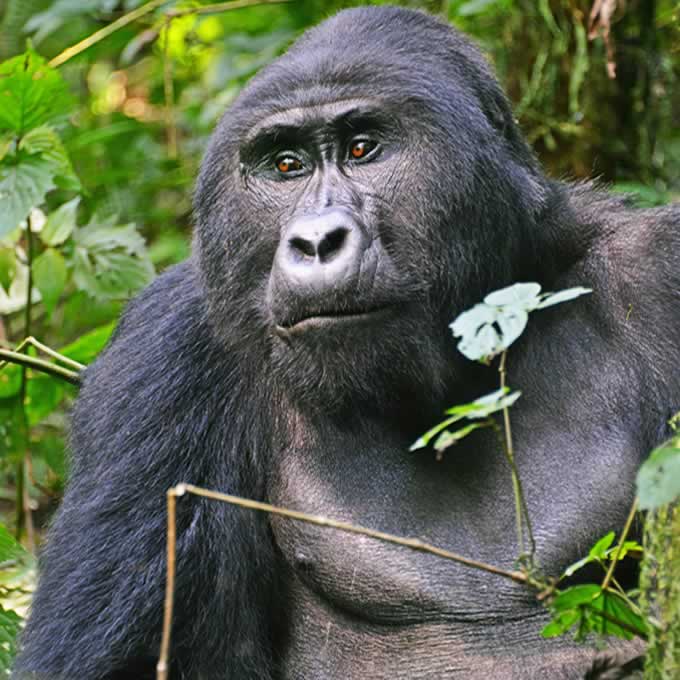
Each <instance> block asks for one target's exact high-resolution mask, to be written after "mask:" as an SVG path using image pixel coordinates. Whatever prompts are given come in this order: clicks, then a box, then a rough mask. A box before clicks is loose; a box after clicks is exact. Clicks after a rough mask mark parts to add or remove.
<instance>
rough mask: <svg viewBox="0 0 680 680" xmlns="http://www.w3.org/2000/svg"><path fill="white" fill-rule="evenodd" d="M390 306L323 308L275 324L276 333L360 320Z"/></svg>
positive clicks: (383, 312)
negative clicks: (348, 308) (288, 321)
mask: <svg viewBox="0 0 680 680" xmlns="http://www.w3.org/2000/svg"><path fill="white" fill-rule="evenodd" d="M390 309H391V307H389V306H387V305H386V306H383V307H374V308H372V309H356V310H337V311H335V310H323V311H320V312H318V313H315V314H311V315H310V316H305V317H302V318H299V319H296V320H294V321H293V322H292V323H284V324H276V326H275V332H276V333H277V335H284V336H289V335H293V334H297V333H302V332H304V331H306V330H311V329H314V328H327V327H330V326H337V325H343V324H347V323H355V322H361V321H364V320H367V319H374V318H376V317H384V316H386V315H387V314H388V313H389V311H390Z"/></svg>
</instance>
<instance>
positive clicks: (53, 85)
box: [0, 50, 71, 136]
mask: <svg viewBox="0 0 680 680" xmlns="http://www.w3.org/2000/svg"><path fill="white" fill-rule="evenodd" d="M0 102H1V103H2V104H1V105H0V130H12V131H13V132H14V133H16V134H17V135H18V136H23V135H25V134H26V133H27V132H28V131H29V130H32V129H33V128H35V127H38V126H39V125H42V124H43V123H46V122H48V121H50V120H54V119H55V118H58V117H60V116H61V115H62V114H64V113H65V112H66V111H67V110H68V109H69V107H70V105H71V97H70V95H69V93H68V88H67V86H66V83H65V82H64V80H63V78H62V77H61V75H60V73H59V72H58V71H57V70H56V69H53V68H50V67H49V66H48V65H47V63H46V61H45V59H43V58H42V57H41V56H40V55H38V54H37V53H35V52H34V51H32V50H29V51H28V52H26V53H25V54H21V55H19V56H17V57H14V58H13V59H9V60H7V61H5V62H3V63H2V64H0Z"/></svg>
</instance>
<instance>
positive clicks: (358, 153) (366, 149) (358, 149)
mask: <svg viewBox="0 0 680 680" xmlns="http://www.w3.org/2000/svg"><path fill="white" fill-rule="evenodd" d="M377 147H378V143H377V142H374V141H373V140H371V139H355V140H354V141H353V142H352V143H351V144H350V145H349V153H350V156H351V157H352V158H354V159H355V160H361V159H362V158H366V157H368V156H370V155H371V153H373V151H375V149H377Z"/></svg>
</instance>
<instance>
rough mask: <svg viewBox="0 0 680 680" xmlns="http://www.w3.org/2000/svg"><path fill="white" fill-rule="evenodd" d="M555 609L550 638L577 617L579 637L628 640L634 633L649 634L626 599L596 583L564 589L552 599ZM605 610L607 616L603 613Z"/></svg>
mask: <svg viewBox="0 0 680 680" xmlns="http://www.w3.org/2000/svg"><path fill="white" fill-rule="evenodd" d="M551 609H552V611H553V622H552V624H549V626H547V627H546V628H547V635H546V637H549V636H552V635H559V634H561V632H566V630H567V629H568V628H570V627H571V626H572V625H573V624H574V623H576V621H577V620H578V624H579V625H578V630H577V633H576V638H577V639H583V638H585V636H586V635H588V633H597V634H598V635H615V636H617V637H620V638H624V639H625V640H630V639H631V638H632V637H633V635H639V636H641V637H644V636H645V635H646V634H647V626H646V623H645V621H644V619H643V618H642V617H641V616H640V615H639V614H638V613H637V612H636V611H634V610H633V609H632V608H631V606H630V605H629V604H628V602H627V601H626V600H625V599H624V598H622V597H621V596H620V595H619V594H618V593H616V592H614V591H610V590H607V591H603V590H602V589H601V588H600V586H599V585H596V584H594V583H587V584H583V585H577V586H572V587H571V588H567V589H566V590H563V591H562V592H560V593H559V594H558V595H557V596H556V597H555V599H554V600H553V601H552V603H551ZM601 612H602V613H604V614H606V617H607V618H605V616H602V615H600V613H601ZM612 619H613V620H612ZM553 624H554V625H553ZM621 624H623V625H621ZM624 626H625V627H624ZM630 629H632V630H630ZM545 631H546V629H544V634H545Z"/></svg>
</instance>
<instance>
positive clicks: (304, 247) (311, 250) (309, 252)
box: [288, 236, 316, 257]
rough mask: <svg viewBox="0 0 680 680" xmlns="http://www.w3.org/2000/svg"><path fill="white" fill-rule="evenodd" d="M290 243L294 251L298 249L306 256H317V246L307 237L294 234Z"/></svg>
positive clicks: (298, 251)
mask: <svg viewBox="0 0 680 680" xmlns="http://www.w3.org/2000/svg"><path fill="white" fill-rule="evenodd" d="M288 243H289V244H290V247H291V248H292V249H293V251H296V252H297V253H300V254H302V255H304V256H305V257H315V256H316V248H315V246H314V243H313V242H312V241H309V240H308V239H306V238H301V237H300V236H293V238H291V239H290V241H288Z"/></svg>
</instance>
